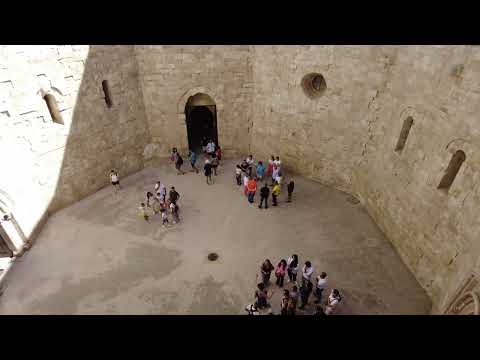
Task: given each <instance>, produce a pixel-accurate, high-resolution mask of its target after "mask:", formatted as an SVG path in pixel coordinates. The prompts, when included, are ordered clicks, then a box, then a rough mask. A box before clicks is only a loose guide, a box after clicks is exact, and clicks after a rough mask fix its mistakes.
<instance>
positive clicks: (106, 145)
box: [48, 46, 148, 213]
mask: <svg viewBox="0 0 480 360" xmlns="http://www.w3.org/2000/svg"><path fill="white" fill-rule="evenodd" d="M104 80H107V82H108V88H109V93H110V97H111V106H109V103H108V101H106V99H105V93H104V86H105V85H103V86H102V82H103V81H104ZM140 91H141V90H140V86H139V81H138V69H137V65H136V61H135V57H134V53H133V46H90V50H89V53H88V57H87V59H86V60H85V66H84V72H83V77H82V80H81V83H80V87H79V90H78V95H77V100H76V102H75V106H74V108H73V114H72V117H71V121H70V124H69V125H70V132H69V134H68V138H67V141H66V144H65V148H64V152H63V160H62V164H61V169H60V173H59V176H58V181H57V184H56V187H55V192H54V195H53V197H52V200H51V202H50V205H49V206H48V212H49V213H53V212H55V211H57V210H59V209H61V208H64V207H66V206H68V205H70V204H72V203H74V202H76V201H79V200H81V199H83V198H84V197H86V196H88V195H90V194H92V193H94V192H96V191H98V190H99V189H101V188H102V187H104V186H106V185H108V184H109V172H110V170H111V169H113V168H115V169H117V170H118V171H119V173H120V175H121V176H126V175H129V174H132V173H134V172H137V171H139V170H141V169H142V168H143V165H144V163H143V151H144V147H145V145H146V144H147V142H148V128H147V123H146V118H145V110H144V106H143V100H142V95H141V92H140Z"/></svg>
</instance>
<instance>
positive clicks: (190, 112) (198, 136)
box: [185, 105, 218, 153]
mask: <svg viewBox="0 0 480 360" xmlns="http://www.w3.org/2000/svg"><path fill="white" fill-rule="evenodd" d="M185 115H186V119H187V135H188V146H189V148H190V149H191V150H195V152H197V153H198V152H201V150H202V141H203V139H204V138H207V140H209V139H212V140H213V141H214V142H215V144H217V145H218V132H217V109H216V106H215V105H206V106H188V105H187V107H186V109H185Z"/></svg>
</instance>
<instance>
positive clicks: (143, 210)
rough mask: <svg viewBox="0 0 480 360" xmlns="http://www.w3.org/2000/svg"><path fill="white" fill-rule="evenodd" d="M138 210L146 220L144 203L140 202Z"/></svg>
mask: <svg viewBox="0 0 480 360" xmlns="http://www.w3.org/2000/svg"><path fill="white" fill-rule="evenodd" d="M138 210H140V213H139V214H140V216H141V217H143V218H144V219H145V221H146V222H148V214H147V207H146V206H145V203H143V202H142V203H141V204H140V206H139V208H138Z"/></svg>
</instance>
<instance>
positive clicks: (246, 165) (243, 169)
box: [240, 159, 248, 173]
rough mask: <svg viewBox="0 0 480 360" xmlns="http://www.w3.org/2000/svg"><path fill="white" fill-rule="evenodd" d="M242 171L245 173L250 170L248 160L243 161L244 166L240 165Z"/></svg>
mask: <svg viewBox="0 0 480 360" xmlns="http://www.w3.org/2000/svg"><path fill="white" fill-rule="evenodd" d="M240 169H242V171H243V172H244V173H246V172H247V170H248V163H247V159H243V161H242V164H241V165H240Z"/></svg>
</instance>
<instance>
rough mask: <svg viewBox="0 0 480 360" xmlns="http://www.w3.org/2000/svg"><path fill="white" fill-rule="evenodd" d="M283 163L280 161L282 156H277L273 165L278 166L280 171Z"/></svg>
mask: <svg viewBox="0 0 480 360" xmlns="http://www.w3.org/2000/svg"><path fill="white" fill-rule="evenodd" d="M281 164H282V162H281V161H280V156H277V158H276V159H275V161H274V162H273V165H275V166H277V168H278V170H280V167H281Z"/></svg>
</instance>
